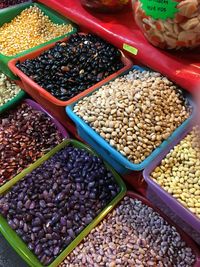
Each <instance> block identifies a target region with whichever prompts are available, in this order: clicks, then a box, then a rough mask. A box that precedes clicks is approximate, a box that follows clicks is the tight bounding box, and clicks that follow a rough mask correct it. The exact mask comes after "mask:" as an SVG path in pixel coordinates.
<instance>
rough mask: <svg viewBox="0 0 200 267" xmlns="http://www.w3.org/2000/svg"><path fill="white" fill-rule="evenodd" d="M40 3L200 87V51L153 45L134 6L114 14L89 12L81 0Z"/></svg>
mask: <svg viewBox="0 0 200 267" xmlns="http://www.w3.org/2000/svg"><path fill="white" fill-rule="evenodd" d="M39 2H41V3H43V4H46V5H48V6H49V7H51V8H53V9H55V10H56V11H58V12H60V13H61V14H63V15H65V16H66V17H68V18H69V19H71V20H72V21H74V22H76V23H77V24H79V25H81V26H82V27H84V28H87V29H88V30H90V31H92V32H94V33H96V34H98V35H100V36H101V37H103V38H105V39H106V40H108V41H109V42H111V43H112V44H114V45H116V46H117V47H119V48H120V49H122V48H123V46H124V45H129V46H131V47H133V49H132V51H133V53H135V54H137V55H133V54H131V53H129V55H132V56H133V57H134V58H135V59H136V60H138V61H140V62H141V63H143V64H144V65H146V66H149V67H151V68H152V69H154V70H157V71H159V72H161V73H162V74H164V75H166V76H167V77H168V78H170V79H171V80H173V81H174V82H176V83H177V84H179V85H180V86H182V87H183V88H185V89H187V90H189V91H194V90H196V89H197V88H198V87H199V83H200V50H194V51H189V50H187V51H183V52H177V51H174V52H171V51H169V52H166V51H163V50H160V49H158V48H155V47H153V46H152V45H151V44H149V43H148V42H147V41H146V39H145V38H144V36H143V35H142V33H141V32H140V30H139V28H138V27H137V26H136V24H135V22H134V18H133V11H132V10H131V7H129V8H127V9H125V10H124V11H122V12H120V13H118V14H117V13H116V14H111V15H110V14H102V13H92V12H89V11H87V10H85V9H84V8H83V7H82V6H81V3H80V1H73V0H67V1H66V0H65V1H63V0H48V1H47V0H39ZM129 48H130V47H129ZM134 48H136V49H134ZM130 49H131V48H130Z"/></svg>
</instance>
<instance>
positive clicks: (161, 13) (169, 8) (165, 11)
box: [140, 0, 178, 20]
mask: <svg viewBox="0 0 200 267" xmlns="http://www.w3.org/2000/svg"><path fill="white" fill-rule="evenodd" d="M140 2H141V3H142V9H143V10H144V11H145V13H146V15H147V16H151V17H152V18H154V19H162V20H167V19H169V18H170V19H173V18H174V17H175V14H176V13H177V12H178V9H177V8H176V6H177V5H178V2H175V1H173V0H140Z"/></svg>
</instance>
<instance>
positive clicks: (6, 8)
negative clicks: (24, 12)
mask: <svg viewBox="0 0 200 267" xmlns="http://www.w3.org/2000/svg"><path fill="white" fill-rule="evenodd" d="M27 3H32V1H31V0H30V1H29V0H26V1H24V2H23V3H19V4H14V5H11V6H8V7H3V8H0V14H1V11H4V10H9V9H11V8H15V7H18V6H23V5H26V4H27Z"/></svg>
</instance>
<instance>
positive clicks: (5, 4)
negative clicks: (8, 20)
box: [0, 0, 28, 9]
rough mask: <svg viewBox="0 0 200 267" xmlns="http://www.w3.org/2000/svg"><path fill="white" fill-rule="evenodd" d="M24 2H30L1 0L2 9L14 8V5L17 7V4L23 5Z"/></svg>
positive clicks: (26, 0) (24, 0) (0, 6)
mask: <svg viewBox="0 0 200 267" xmlns="http://www.w3.org/2000/svg"><path fill="white" fill-rule="evenodd" d="M24 2H28V0H1V3H0V9H1V8H6V7H9V6H13V5H17V4H21V3H24Z"/></svg>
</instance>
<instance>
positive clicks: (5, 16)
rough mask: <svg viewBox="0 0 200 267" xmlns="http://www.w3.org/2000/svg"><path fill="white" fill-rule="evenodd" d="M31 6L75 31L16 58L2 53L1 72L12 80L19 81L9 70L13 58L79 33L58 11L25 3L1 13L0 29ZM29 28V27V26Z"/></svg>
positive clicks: (55, 21)
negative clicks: (69, 25)
mask: <svg viewBox="0 0 200 267" xmlns="http://www.w3.org/2000/svg"><path fill="white" fill-rule="evenodd" d="M30 6H37V7H38V8H40V9H41V10H42V11H43V12H44V14H45V15H47V16H48V17H49V18H50V20H51V21H52V22H54V23H57V24H63V23H64V24H72V26H73V29H72V31H71V32H69V33H67V34H65V35H62V36H60V37H57V38H54V39H52V40H50V41H48V42H46V43H43V44H40V45H38V46H35V47H33V48H30V49H28V50H25V51H23V52H21V53H18V54H16V55H14V56H5V55H3V54H1V53H0V71H2V72H3V73H5V74H6V75H8V76H9V77H10V78H11V79H17V77H16V76H15V75H14V74H13V73H12V72H11V70H10V69H9V67H8V62H9V61H10V60H11V59H13V58H16V57H19V56H23V55H26V54H28V53H29V52H31V51H34V50H37V49H38V48H40V47H43V46H45V45H47V44H50V43H53V42H55V41H58V40H59V39H61V38H64V37H66V36H68V35H70V34H73V33H75V32H77V26H75V24H74V23H72V22H71V21H70V20H68V19H67V18H65V17H63V16H62V15H60V14H58V13H57V12H56V11H54V10H52V9H50V8H48V7H47V6H45V5H43V4H39V3H25V4H23V5H17V6H15V7H12V8H8V9H5V10H4V9H3V10H2V11H1V12H0V17H1V19H0V27H1V26H2V25H3V24H4V23H8V22H10V21H11V20H13V19H14V18H15V17H16V16H17V15H19V14H20V13H21V12H22V11H23V10H24V9H26V8H29V7H30ZM27 26H28V25H27Z"/></svg>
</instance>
